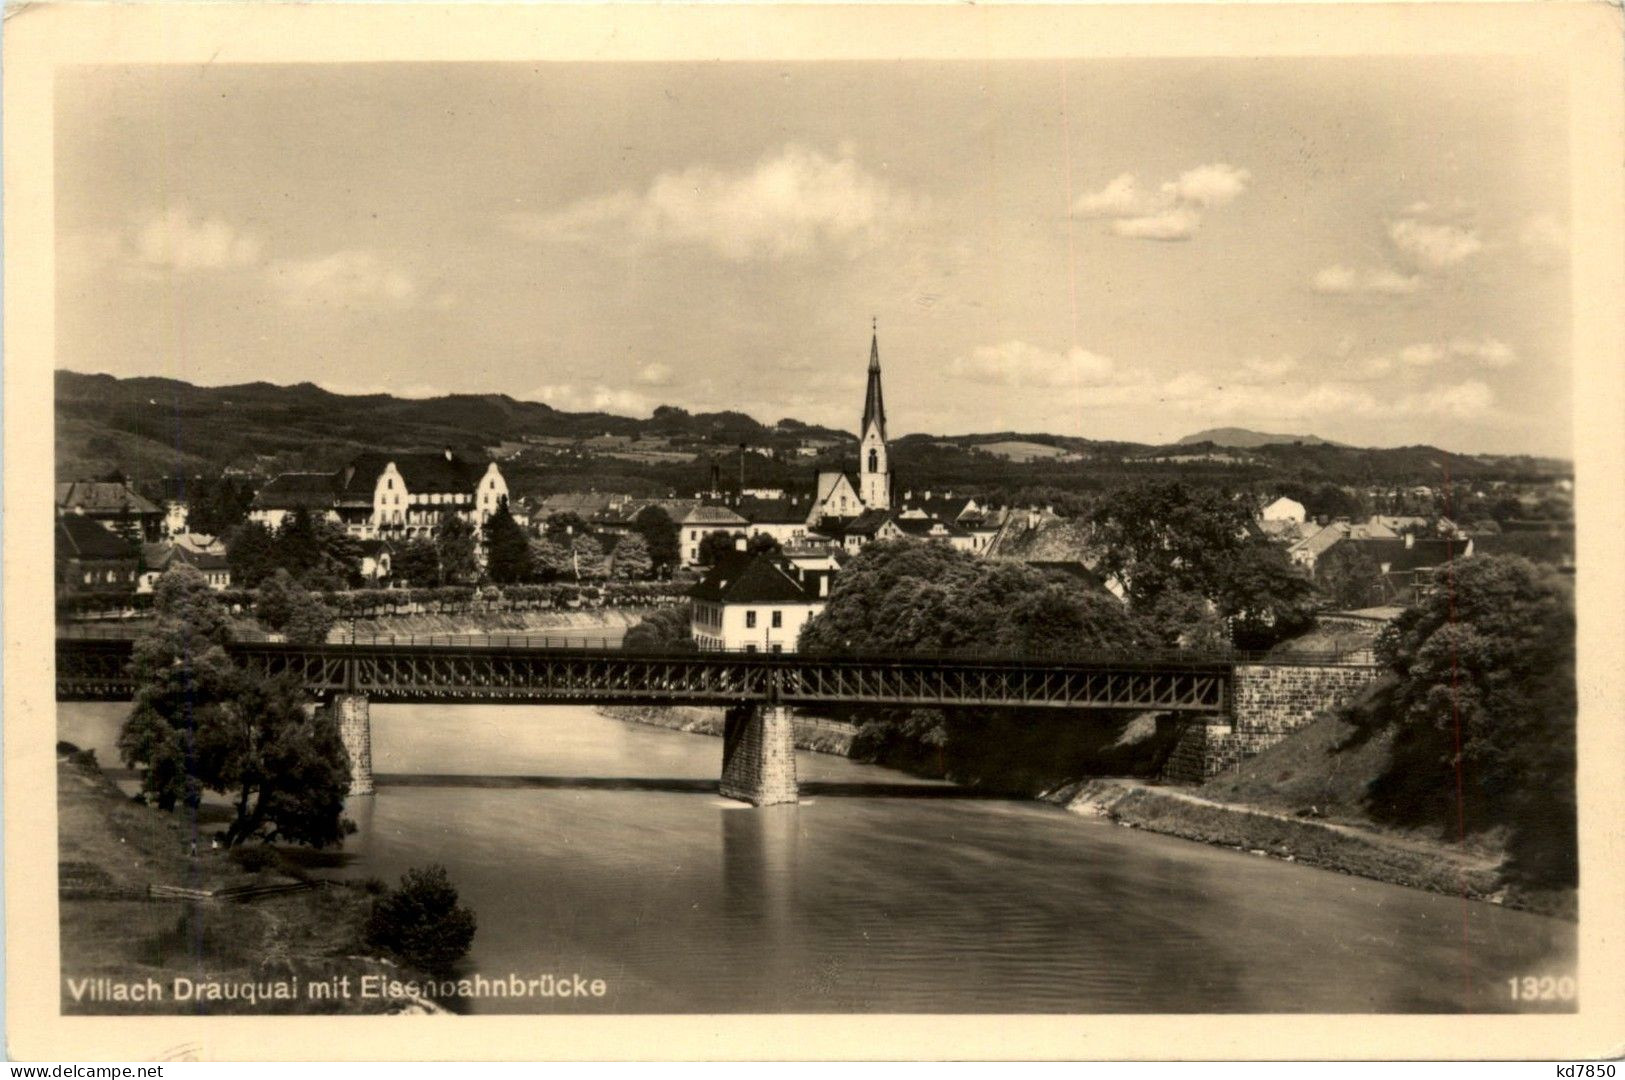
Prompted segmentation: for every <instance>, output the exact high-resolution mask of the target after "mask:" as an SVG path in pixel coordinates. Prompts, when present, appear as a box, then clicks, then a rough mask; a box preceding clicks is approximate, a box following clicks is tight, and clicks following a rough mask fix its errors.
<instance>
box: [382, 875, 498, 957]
mask: <svg viewBox="0 0 1625 1080" xmlns="http://www.w3.org/2000/svg"><path fill="white" fill-rule="evenodd" d="M366 939H367V943H368V944H369V945H373V946H376V947H378V948H382V949H387V950H388V951H389V952H391V953H394V954H395V955H396V956H398V957H400V958H401V959H402V960H405V961H406V962H407V963H409V964H412V965H414V966H416V967H420V968H423V969H424V970H426V971H430V972H435V971H442V970H444V969H445V968H447V967H448V966H450V965H451V964H453V963H455V962H456V961H457V960H459V959H461V958H462V957H463V955H464V954H466V953H467V952H468V947H469V945H470V944H471V943H472V942H473V940H474V912H472V911H471V910H469V909H468V908H466V907H463V906H461V905H460V904H458V903H457V890H456V888H454V887H453V886H452V884H451V881H450V879H449V878H447V877H446V868H445V867H443V866H427V867H424V868H422V869H417V870H408V871H407V872H406V873H405V874H403V875H402V876H401V883H400V885H399V887H397V888H395V889H392V890H390V891H389V892H388V893H387V894H385V895H384V896H382V897H379V898H378V899H377V900H375V901H373V905H372V913H371V915H370V916H369V917H368V919H367V929H366Z"/></svg>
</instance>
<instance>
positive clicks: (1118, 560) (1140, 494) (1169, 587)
mask: <svg viewBox="0 0 1625 1080" xmlns="http://www.w3.org/2000/svg"><path fill="white" fill-rule="evenodd" d="M1252 514H1253V508H1252V505H1251V503H1250V501H1249V500H1247V499H1243V498H1239V497H1236V496H1234V495H1232V494H1230V493H1228V492H1226V491H1224V490H1222V489H1218V488H1193V487H1189V486H1187V485H1185V484H1182V483H1178V482H1174V483H1165V484H1142V485H1138V486H1135V487H1129V488H1121V489H1118V490H1116V491H1113V492H1111V493H1110V494H1108V495H1106V496H1104V497H1103V498H1102V499H1101V500H1100V501H1099V502H1098V503H1097V504H1096V507H1095V511H1094V513H1093V515H1092V516H1091V518H1090V524H1091V527H1092V530H1093V535H1094V540H1095V543H1096V544H1097V546H1098V548H1099V552H1100V562H1099V565H1098V570H1099V572H1100V573H1102V574H1104V575H1106V576H1107V577H1108V578H1111V577H1115V578H1116V579H1117V580H1118V581H1120V582H1121V583H1122V585H1123V588H1124V591H1125V593H1126V597H1127V600H1128V604H1129V607H1130V609H1131V610H1132V611H1134V612H1135V613H1136V614H1137V615H1139V616H1141V617H1142V618H1144V619H1145V620H1146V621H1147V623H1148V624H1149V625H1150V626H1151V628H1152V629H1153V630H1154V632H1155V633H1156V635H1157V637H1158V638H1160V639H1161V640H1162V641H1163V642H1164V643H1165V644H1169V645H1181V646H1185V647H1192V646H1208V645H1211V644H1214V643H1215V642H1222V641H1223V639H1224V638H1225V637H1226V636H1228V637H1229V638H1230V639H1231V641H1233V643H1234V644H1235V645H1237V646H1239V647H1241V648H1254V649H1261V648H1267V647H1269V646H1270V645H1272V644H1274V643H1275V642H1276V641H1279V640H1281V639H1283V638H1287V637H1291V636H1293V635H1294V634H1297V633H1300V632H1302V631H1303V630H1305V629H1307V628H1308V627H1309V626H1310V625H1311V624H1312V622H1313V616H1314V610H1315V606H1316V603H1317V599H1318V598H1317V596H1316V594H1315V590H1314V585H1313V583H1312V582H1311V581H1310V580H1309V578H1308V576H1307V575H1306V574H1304V573H1302V572H1301V571H1299V570H1298V569H1297V568H1296V567H1294V566H1292V564H1291V562H1290V560H1289V559H1288V558H1287V555H1286V553H1285V552H1284V551H1282V550H1281V548H1279V547H1278V546H1276V545H1274V544H1271V543H1270V542H1269V541H1267V540H1266V539H1264V538H1263V537H1262V536H1259V535H1257V533H1256V532H1255V531H1254V530H1253V529H1252V527H1251V519H1252Z"/></svg>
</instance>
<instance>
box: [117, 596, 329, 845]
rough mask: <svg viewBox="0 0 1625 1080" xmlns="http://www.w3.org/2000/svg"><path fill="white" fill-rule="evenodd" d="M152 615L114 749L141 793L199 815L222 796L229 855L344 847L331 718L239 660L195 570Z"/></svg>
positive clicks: (292, 685) (226, 623) (293, 688)
mask: <svg viewBox="0 0 1625 1080" xmlns="http://www.w3.org/2000/svg"><path fill="white" fill-rule="evenodd" d="M154 613H155V618H154V620H153V622H152V624H151V626H150V627H149V628H148V629H147V630H146V631H144V632H143V633H142V634H141V636H140V637H139V638H137V639H136V642H135V648H134V658H133V661H132V671H133V674H134V676H135V681H136V692H135V703H134V706H133V707H132V709H131V710H130V715H129V717H128V718H127V719H126V720H125V723H124V727H123V729H122V731H121V732H120V734H119V741H118V745H119V753H120V756H121V757H122V758H123V760H124V762H125V764H126V765H129V766H130V767H132V768H136V769H139V770H140V772H141V789H142V792H143V794H144V795H145V796H147V797H148V798H151V799H152V800H153V801H154V802H155V803H156V804H157V806H158V807H159V808H160V809H164V810H171V809H173V808H174V807H176V806H177V805H183V806H185V807H187V808H189V809H190V810H192V811H193V812H195V811H196V808H197V806H198V804H199V802H200V801H201V799H202V795H203V792H204V791H206V790H207V791H215V792H219V793H221V794H224V795H227V796H228V797H230V799H231V802H232V809H233V815H234V816H233V818H232V821H231V823H230V825H229V826H228V827H227V828H226V832H225V843H226V845H227V846H228V847H230V846H234V845H236V844H240V843H242V842H244V841H246V840H248V839H251V838H258V839H260V840H266V841H270V840H287V841H290V842H293V843H301V844H309V845H311V846H313V847H326V846H329V845H333V844H338V843H340V842H342V840H343V837H344V835H345V833H346V832H347V831H351V830H353V828H354V826H353V825H352V824H351V823H349V822H348V821H346V820H345V819H344V817H343V809H344V798H345V795H346V794H347V792H348V790H349V784H350V762H349V756H348V755H347V754H346V752H345V750H344V744H343V742H342V741H341V740H340V738H339V732H338V725H337V723H336V722H335V721H334V719H333V718H332V716H331V715H329V714H328V713H327V712H326V711H325V710H320V709H317V710H314V711H312V710H310V709H308V708H307V705H308V702H307V701H306V699H305V695H304V691H303V688H302V687H301V686H300V685H299V684H298V683H297V682H296V681H294V680H292V679H290V678H286V677H279V678H272V677H269V676H265V675H262V674H260V673H258V672H255V671H251V670H249V669H246V668H243V667H240V666H238V665H237V664H236V663H234V662H233V661H232V659H231V658H230V656H229V655H228V654H227V652H226V644H227V642H228V641H229V640H230V636H231V626H230V620H229V618H228V617H227V615H226V612H225V611H224V610H223V608H222V607H221V605H220V603H219V601H218V600H217V599H216V598H215V597H214V595H213V594H212V593H211V592H210V590H209V586H208V582H207V581H206V580H205V579H204V577H203V575H202V574H200V573H198V571H196V570H195V569H193V568H192V567H189V566H179V567H176V568H175V569H173V570H172V571H170V572H169V573H167V574H165V575H164V576H163V577H162V578H160V579H159V582H158V585H157V587H156V590H155V595H154Z"/></svg>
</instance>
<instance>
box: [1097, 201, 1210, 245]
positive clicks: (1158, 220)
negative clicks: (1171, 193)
mask: <svg viewBox="0 0 1625 1080" xmlns="http://www.w3.org/2000/svg"><path fill="white" fill-rule="evenodd" d="M1201 224H1202V215H1201V214H1199V213H1197V212H1196V211H1195V210H1193V209H1191V208H1190V207H1188V206H1175V207H1173V208H1172V209H1169V210H1163V211H1162V212H1160V213H1156V214H1146V215H1144V216H1143V217H1131V218H1119V219H1117V220H1116V221H1114V222H1112V232H1114V233H1116V234H1117V235H1118V236H1127V237H1131V238H1133V239H1136V240H1189V239H1190V238H1191V237H1192V236H1194V235H1195V234H1196V229H1197V227H1198V226H1200V225H1201Z"/></svg>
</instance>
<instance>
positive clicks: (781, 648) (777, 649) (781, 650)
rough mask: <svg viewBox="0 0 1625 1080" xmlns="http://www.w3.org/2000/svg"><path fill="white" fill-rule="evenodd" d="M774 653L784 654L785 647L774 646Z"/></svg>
mask: <svg viewBox="0 0 1625 1080" xmlns="http://www.w3.org/2000/svg"><path fill="white" fill-rule="evenodd" d="M773 651H774V652H783V651H784V646H783V645H775V646H773Z"/></svg>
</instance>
